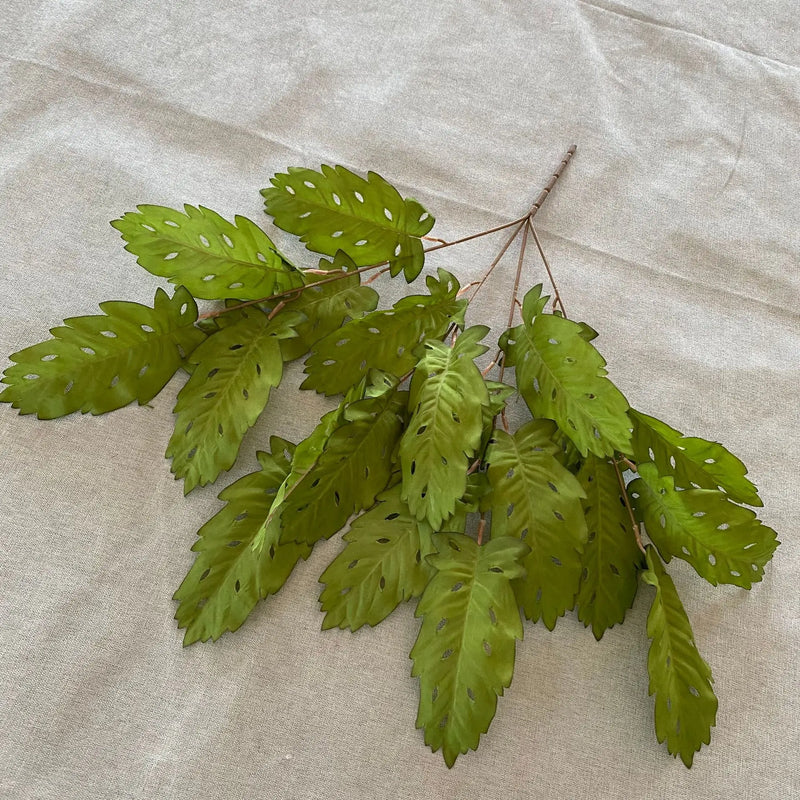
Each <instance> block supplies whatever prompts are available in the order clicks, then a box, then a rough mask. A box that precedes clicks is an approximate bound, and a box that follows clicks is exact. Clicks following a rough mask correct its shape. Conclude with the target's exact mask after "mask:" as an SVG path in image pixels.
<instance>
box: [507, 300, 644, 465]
mask: <svg viewBox="0 0 800 800" xmlns="http://www.w3.org/2000/svg"><path fill="white" fill-rule="evenodd" d="M547 300H548V298H547V297H542V296H541V285H539V286H536V287H534V288H533V289H531V290H530V291H529V292H528V293H527V295H526V296H525V300H524V302H523V313H522V318H523V324H522V325H518V326H517V327H515V328H511V329H510V330H508V331H506V332H505V333H504V334H503V336H502V337H501V338H500V347H501V348H502V349H503V352H504V353H505V354H506V356H505V363H506V365H507V366H513V367H516V374H517V387H518V389H519V392H520V394H521V395H522V397H523V398H524V400H525V402H526V403H527V404H528V407H529V408H530V410H531V413H532V414H533V416H534V417H547V418H548V419H553V420H555V421H556V422H557V423H558V427H559V428H560V429H561V430H562V431H563V432H564V433H565V434H566V435H567V436H569V437H570V439H572V441H573V442H574V443H575V446H576V447H577V448H578V450H579V451H580V453H581V455H583V456H585V455H586V454H587V453H594V455H596V456H600V457H602V456H607V455H608V456H611V455H613V454H614V451H615V450H619V451H621V452H624V453H630V437H631V434H630V428H631V423H630V420H629V419H628V416H627V414H626V413H625V412H626V411H627V409H628V402H627V401H626V400H625V398H624V397H623V396H622V393H621V392H620V391H619V389H617V387H616V386H614V384H613V383H612V382H611V381H610V380H609V379H608V378H607V377H606V370H605V366H606V362H605V360H604V359H603V357H602V356H601V355H600V353H598V352H597V350H595V348H594V346H593V345H592V344H590V342H589V341H587V338H586V327H581V325H579V324H578V323H576V322H572V321H570V320H568V319H565V318H564V317H558V316H555V315H553V314H544V313H541V312H542V308H543V306H544V304H545V303H546V301H547Z"/></svg>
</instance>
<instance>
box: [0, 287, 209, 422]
mask: <svg viewBox="0 0 800 800" xmlns="http://www.w3.org/2000/svg"><path fill="white" fill-rule="evenodd" d="M100 308H101V310H102V311H103V314H98V315H93V316H86V317H70V318H68V319H65V320H64V327H58V328H52V329H51V330H50V333H51V334H52V335H53V338H52V339H50V340H48V341H45V342H40V343H39V344H35V345H33V346H31V347H26V348H25V349H24V350H20V351H19V352H17V353H14V354H13V355H12V356H11V360H12V361H14V362H15V363H14V364H13V365H12V366H10V367H9V368H8V369H7V370H6V371H5V376H4V377H3V383H7V384H9V385H8V386H7V387H5V389H4V391H3V392H2V394H0V401H2V402H5V403H11V405H12V406H13V407H14V408H18V409H19V410H20V414H36V415H37V416H38V417H39V419H54V418H56V417H63V416H64V415H66V414H71V413H72V412H73V411H81V412H82V413H87V412H90V413H92V414H105V413H106V412H108V411H114V410H115V409H117V408H122V407H123V406H126V405H128V403H130V402H131V401H132V400H136V401H138V403H139V405H144V404H145V403H148V402H150V400H152V399H153V398H154V397H155V396H156V395H157V394H158V393H159V392H160V391H161V390H162V389H163V388H164V386H165V385H166V384H167V381H169V379H170V378H171V377H172V376H173V375H174V374H175V372H176V371H177V369H178V368H179V367H180V366H181V364H182V363H183V360H184V358H185V357H186V355H187V354H188V353H191V352H192V351H193V350H194V349H195V347H197V346H198V345H199V344H200V342H202V341H203V340H204V339H205V334H204V333H203V332H202V331H201V330H199V329H198V328H196V327H195V326H194V323H195V321H196V320H197V304H196V303H195V301H194V298H192V296H191V295H190V294H189V292H188V291H186V289H184V288H183V287H182V286H181V287H179V288H178V289H176V290H175V294H174V295H173V296H172V298H170V297H168V296H167V293H166V292H165V291H164V290H163V289H158V290H157V291H156V294H155V299H154V301H153V308H150V307H148V306H144V305H140V304H139V303H130V302H126V301H121V300H111V301H108V302H105V303H101V304H100Z"/></svg>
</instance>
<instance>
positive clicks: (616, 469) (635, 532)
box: [611, 458, 646, 555]
mask: <svg viewBox="0 0 800 800" xmlns="http://www.w3.org/2000/svg"><path fill="white" fill-rule="evenodd" d="M611 463H612V464H613V465H614V472H616V473H617V481H619V489H620V491H621V492H622V502H623V503H625V508H627V509H628V515H629V516H630V518H631V527H632V528H633V535H634V537H635V538H636V544H637V545H638V546H639V549H640V550H641V551H642V552H643V553H645V555H646V551H645V549H644V545H643V544H642V534H641V531H640V530H639V524H638V523H637V522H636V517H634V516H633V508H631V501H630V498H629V497H628V490H627V489H626V488H625V481H624V480H622V473H621V472H620V471H619V467H618V466H617V462H616V459H613V458H612V459H611Z"/></svg>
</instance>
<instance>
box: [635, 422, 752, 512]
mask: <svg viewBox="0 0 800 800" xmlns="http://www.w3.org/2000/svg"><path fill="white" fill-rule="evenodd" d="M629 413H630V417H631V420H632V421H633V442H632V446H633V455H634V458H635V459H636V460H637V461H652V462H653V463H654V464H655V465H656V466H657V467H658V471H659V473H660V474H661V475H672V476H673V478H674V479H675V485H676V486H680V487H683V488H685V489H688V488H690V487H692V486H694V487H696V488H700V489H716V488H717V487H719V488H720V489H723V490H724V491H726V492H727V493H728V495H729V496H730V498H731V500H734V501H736V502H737V503H746V504H747V505H750V506H762V505H764V504H763V503H762V502H761V498H760V497H759V496H758V491H757V490H756V487H755V486H754V485H753V484H752V483H751V482H750V481H749V480H748V479H747V478H745V475H746V474H747V467H745V465H744V464H743V463H742V462H741V461H740V460H739V459H738V458H736V456H735V455H733V453H731V452H730V451H728V450H726V449H725V448H724V447H723V446H722V445H721V444H718V443H717V442H710V441H708V440H707V439H700V438H698V437H696V436H684V435H683V434H682V433H681V432H680V431H676V430H675V428H671V427H670V426H669V425H667V424H666V423H665V422H662V421H661V420H659V419H656V418H655V417H649V416H648V415H647V414H642V413H641V412H640V411H635V410H634V409H630V412H629Z"/></svg>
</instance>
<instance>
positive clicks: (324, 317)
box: [281, 250, 378, 361]
mask: <svg viewBox="0 0 800 800" xmlns="http://www.w3.org/2000/svg"><path fill="white" fill-rule="evenodd" d="M319 268H320V269H321V270H327V271H328V272H330V276H328V275H309V274H308V273H304V274H303V280H304V281H305V282H306V286H307V288H306V289H304V290H303V292H302V293H301V294H300V296H299V297H297V298H296V299H295V300H290V301H289V302H288V303H287V304H286V310H287V311H297V312H299V313H301V314H303V315H305V318H306V319H305V321H303V322H301V323H300V324H298V325H297V326H296V328H295V330H296V331H297V338H295V339H284V340H283V341H282V342H281V351H282V352H283V358H284V360H285V361H291V360H293V359H295V358H299V357H300V356H302V355H304V354H305V353H307V352H308V351H309V350H310V349H311V347H312V346H313V345H314V344H315V343H316V342H318V341H319V340H320V339H322V338H323V337H324V336H327V335H328V334H329V333H332V332H333V331H335V330H337V329H338V328H339V327H340V326H341V325H342V323H343V322H344V321H345V320H346V319H348V318H349V319H358V318H359V317H361V316H362V315H363V314H364V313H366V312H367V311H372V310H373V309H374V308H375V306H377V305H378V293H377V292H376V291H375V290H374V289H372V288H371V287H369V286H361V285H360V284H361V276H360V275H357V274H356V275H352V276H350V277H347V278H340V279H339V280H337V281H331V282H330V283H324V284H322V285H321V286H316V285H315V284H316V283H318V282H319V281H324V280H327V279H328V278H329V277H333V276H334V275H336V274H337V273H340V272H352V271H353V270H354V269H355V265H354V264H353V261H352V259H351V258H349V256H347V255H346V254H345V253H343V252H342V251H341V250H339V251H338V252H337V253H336V256H335V257H334V259H333V262H330V261H326V260H325V259H320V262H319Z"/></svg>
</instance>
